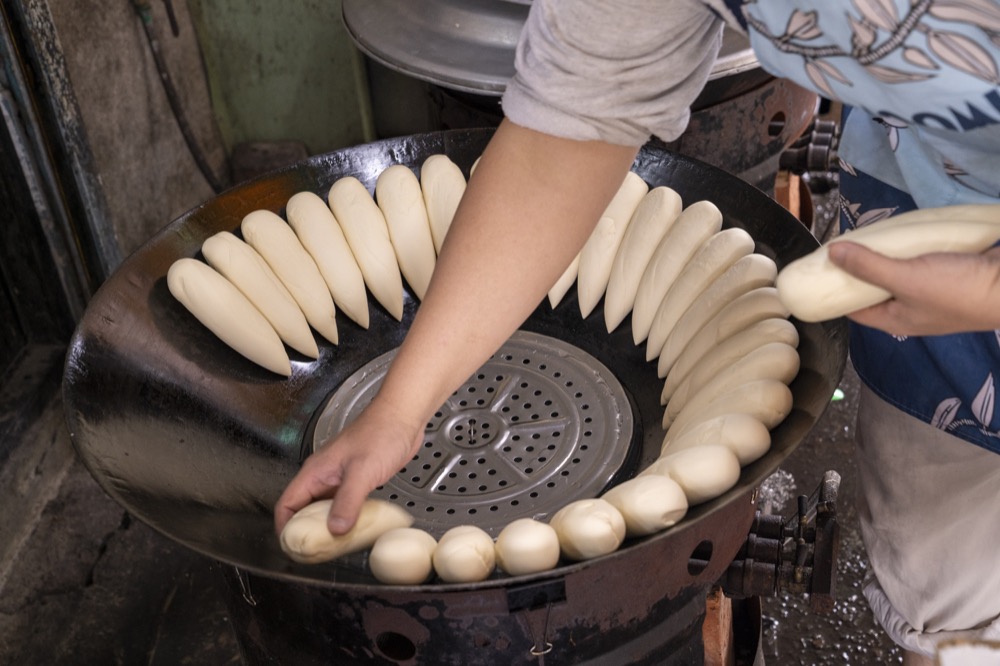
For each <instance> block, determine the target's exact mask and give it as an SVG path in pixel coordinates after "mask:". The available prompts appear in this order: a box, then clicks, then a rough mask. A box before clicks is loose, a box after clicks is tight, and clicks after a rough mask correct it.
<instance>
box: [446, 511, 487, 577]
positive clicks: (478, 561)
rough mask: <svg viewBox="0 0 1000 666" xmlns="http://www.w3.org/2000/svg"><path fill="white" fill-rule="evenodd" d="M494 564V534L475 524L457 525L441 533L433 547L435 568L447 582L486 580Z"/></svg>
mask: <svg viewBox="0 0 1000 666" xmlns="http://www.w3.org/2000/svg"><path fill="white" fill-rule="evenodd" d="M495 568H496V550H495V547H494V545H493V538H492V537H490V535H489V534H487V533H486V531H485V530H483V529H481V528H479V527H476V526H475V525H458V526H456V527H452V528H451V529H450V530H448V531H447V532H445V533H444V534H443V535H441V538H440V539H439V540H438V546H437V548H436V549H435V550H434V570H435V571H436V572H437V575H438V577H439V578H441V580H443V581H445V582H446V583H475V582H478V581H481V580H486V579H487V578H489V577H490V574H492V573H493V570H494V569H495Z"/></svg>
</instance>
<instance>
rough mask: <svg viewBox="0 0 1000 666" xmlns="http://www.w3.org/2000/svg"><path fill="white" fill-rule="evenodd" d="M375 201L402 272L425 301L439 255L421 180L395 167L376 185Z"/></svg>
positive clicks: (382, 176)
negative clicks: (428, 218)
mask: <svg viewBox="0 0 1000 666" xmlns="http://www.w3.org/2000/svg"><path fill="white" fill-rule="evenodd" d="M375 200H376V203H378V207H379V208H380V209H381V210H382V214H383V215H384V216H385V222H386V225H387V226H388V228H389V239H390V240H391V241H392V247H393V249H394V250H395V252H396V260H397V261H398V262H399V270H400V271H402V273H403V277H404V278H406V281H407V282H408V283H409V285H410V287H412V288H413V293H415V294H416V295H417V298H419V299H420V300H424V294H426V293H427V285H429V284H430V282H431V274H432V273H434V264H435V263H436V262H437V252H436V251H435V250H434V239H433V238H432V237H431V228H430V222H428V220H427V208H426V207H425V206H424V195H423V193H422V192H421V190H420V181H419V180H417V177H416V176H415V175H414V174H413V172H412V171H410V169H409V168H408V167H406V166H404V165H402V164H394V165H393V166H391V167H389V168H388V169H386V170H385V171H383V172H382V173H381V174H380V175H379V177H378V180H377V181H376V182H375Z"/></svg>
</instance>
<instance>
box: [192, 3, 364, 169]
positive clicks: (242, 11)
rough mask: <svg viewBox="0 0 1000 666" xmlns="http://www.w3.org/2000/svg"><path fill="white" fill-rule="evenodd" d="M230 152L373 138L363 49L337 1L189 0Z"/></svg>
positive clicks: (327, 146) (314, 148)
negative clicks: (248, 145) (266, 144)
mask: <svg viewBox="0 0 1000 666" xmlns="http://www.w3.org/2000/svg"><path fill="white" fill-rule="evenodd" d="M188 5H189V7H190V10H191V14H192V18H193V20H194V23H195V26H196V29H197V31H198V36H199V42H200V44H201V48H202V51H203V57H204V60H205V67H206V69H207V73H208V80H209V87H210V89H211V96H212V105H213V107H214V110H215V115H216V118H217V122H218V125H219V130H220V132H221V134H222V137H223V141H224V143H225V145H226V149H227V152H230V153H231V152H232V149H233V146H235V145H237V144H239V143H242V142H245V141H281V140H295V141H301V142H303V143H304V144H305V145H306V148H307V149H308V150H309V152H310V153H311V154H316V153H323V152H327V151H330V150H334V149H337V148H342V147H344V146H350V145H355V144H358V143H363V142H365V141H370V140H371V139H372V138H373V130H372V121H371V112H370V101H369V95H368V88H367V84H366V77H365V73H364V64H363V58H362V56H361V54H360V53H359V52H358V51H357V50H356V49H355V47H354V44H353V42H351V39H350V37H349V36H348V35H347V32H346V30H345V29H344V25H343V21H342V19H341V8H340V1H339V0H280V1H278V2H275V1H274V0H188Z"/></svg>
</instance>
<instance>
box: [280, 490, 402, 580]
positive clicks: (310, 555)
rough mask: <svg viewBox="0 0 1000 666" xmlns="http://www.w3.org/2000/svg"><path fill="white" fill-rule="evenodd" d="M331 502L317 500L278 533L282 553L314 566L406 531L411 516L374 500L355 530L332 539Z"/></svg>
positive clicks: (366, 505)
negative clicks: (395, 531)
mask: <svg viewBox="0 0 1000 666" xmlns="http://www.w3.org/2000/svg"><path fill="white" fill-rule="evenodd" d="M332 504H333V501H332V500H319V501H317V502H313V503H312V504H309V505H308V506H306V507H304V508H302V509H300V510H299V511H297V512H296V513H295V515H294V516H292V518H291V520H289V521H288V523H287V524H285V528H284V529H283V530H281V537H280V541H281V549H282V550H283V551H285V554H286V555H288V556H289V557H290V558H292V559H293V560H295V561H296V562H302V563H304V564H316V563H318V562H327V561H329V560H333V559H336V558H338V557H340V556H341V555H346V554H348V553H354V552H357V551H359V550H364V549H365V548H369V547H371V545H372V544H374V543H375V540H376V539H378V538H379V537H380V536H381V535H382V534H383V533H385V532H388V531H389V530H391V529H393V528H396V527H409V526H410V525H412V524H413V516H411V515H410V514H409V513H407V512H406V511H405V510H404V509H403V508H401V507H399V506H396V505H395V504H391V503H389V502H384V501H382V500H376V499H366V500H365V502H364V504H362V505H361V513H360V514H358V520H357V522H356V523H355V524H354V527H352V528H351V529H350V531H348V532H347V534H342V535H337V536H334V535H333V534H330V530H329V529H327V526H326V519H327V516H329V515H330V506H331V505H332Z"/></svg>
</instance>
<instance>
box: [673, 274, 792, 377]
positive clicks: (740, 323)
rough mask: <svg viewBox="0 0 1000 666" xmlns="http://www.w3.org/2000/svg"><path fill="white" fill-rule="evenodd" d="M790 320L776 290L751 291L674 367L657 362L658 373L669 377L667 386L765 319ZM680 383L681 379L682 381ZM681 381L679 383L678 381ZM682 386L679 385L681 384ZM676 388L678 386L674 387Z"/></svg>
mask: <svg viewBox="0 0 1000 666" xmlns="http://www.w3.org/2000/svg"><path fill="white" fill-rule="evenodd" d="M786 317H788V309H787V308H786V307H785V306H784V305H782V303H781V301H780V300H778V290H777V289H775V288H774V287H759V288H757V289H751V290H750V291H748V292H747V293H745V294H743V295H742V296H738V297H737V298H735V299H733V300H732V302H730V303H728V304H727V305H725V306H724V307H723V308H722V309H721V310H719V311H718V313H716V314H715V315H714V316H713V317H712V318H711V319H709V320H708V322H707V323H706V324H705V325H704V326H702V327H701V330H699V331H698V335H697V336H695V338H694V339H693V340H691V341H690V343H689V344H688V345H687V346H686V347H685V348H684V351H683V353H682V354H681V355H680V357H679V358H677V359H676V361H675V363H674V365H673V366H670V367H667V366H666V364H665V361H664V360H662V359H661V361H662V362H661V361H657V366H656V369H657V372H658V373H659V375H660V377H666V378H667V383H670V382H671V379H672V377H673V375H674V374H675V372H676V373H677V374H678V375H681V374H683V373H682V372H681V370H682V369H685V366H686V369H687V370H690V368H691V366H692V365H694V364H695V363H697V362H698V361H699V360H700V359H701V357H702V356H704V355H705V353H706V352H707V351H708V350H709V349H711V348H712V347H713V346H715V345H717V344H718V343H720V342H722V341H723V340H725V339H727V338H728V337H729V336H731V335H733V334H734V333H736V332H737V331H741V330H743V329H744V328H747V327H748V326H750V325H751V324H755V323H756V322H758V321H763V320H764V319H771V318H779V319H784V318H786ZM677 379H681V377H678V378H677ZM674 381H675V382H676V381H677V380H676V379H675V380H674ZM678 383H679V382H678ZM674 388H676V384H674Z"/></svg>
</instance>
